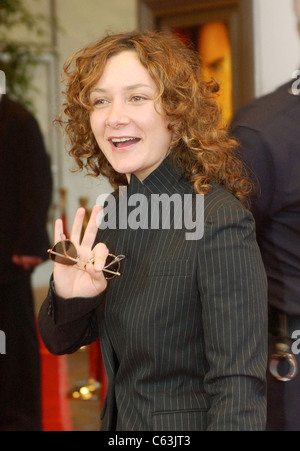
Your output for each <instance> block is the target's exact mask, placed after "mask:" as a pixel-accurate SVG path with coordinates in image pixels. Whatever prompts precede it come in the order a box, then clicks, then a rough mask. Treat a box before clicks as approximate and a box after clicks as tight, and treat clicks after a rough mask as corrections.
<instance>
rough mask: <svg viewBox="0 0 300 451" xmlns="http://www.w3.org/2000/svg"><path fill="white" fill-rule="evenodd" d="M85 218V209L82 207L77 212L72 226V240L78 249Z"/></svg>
mask: <svg viewBox="0 0 300 451" xmlns="http://www.w3.org/2000/svg"><path fill="white" fill-rule="evenodd" d="M84 216H85V209H84V208H82V207H80V208H78V210H77V211H76V214H75V218H74V221H73V224H72V229H71V235H70V240H71V241H72V242H73V243H74V244H75V246H76V247H79V245H80V240H81V231H82V225H83V221H84Z"/></svg>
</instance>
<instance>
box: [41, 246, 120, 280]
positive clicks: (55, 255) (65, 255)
mask: <svg viewBox="0 0 300 451" xmlns="http://www.w3.org/2000/svg"><path fill="white" fill-rule="evenodd" d="M47 252H48V254H49V258H50V260H52V261H54V262H55V263H60V264H62V265H68V266H75V265H76V268H77V269H80V270H82V271H85V268H86V265H87V264H88V263H94V261H95V259H94V258H91V259H90V260H88V261H87V262H84V261H82V260H80V257H79V255H78V253H77V249H76V247H75V245H74V244H73V243H72V241H70V240H68V239H65V238H64V239H62V240H61V241H59V242H58V243H56V244H55V245H54V246H53V247H52V249H48V251H47ZM124 258H125V255H118V256H115V255H113V254H108V257H107V259H106V262H105V266H104V268H103V270H102V271H103V272H104V273H105V278H106V279H107V280H110V279H114V278H115V277H116V276H120V275H121V273H120V261H121V260H123V259H124Z"/></svg>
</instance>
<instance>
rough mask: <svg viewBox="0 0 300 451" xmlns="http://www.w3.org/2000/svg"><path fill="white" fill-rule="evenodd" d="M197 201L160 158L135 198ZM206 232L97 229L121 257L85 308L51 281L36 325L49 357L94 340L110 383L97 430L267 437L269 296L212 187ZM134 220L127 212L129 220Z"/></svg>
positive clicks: (235, 213) (250, 233)
mask: <svg viewBox="0 0 300 451" xmlns="http://www.w3.org/2000/svg"><path fill="white" fill-rule="evenodd" d="M138 193H140V194H144V195H145V196H149V195H150V194H151V193H156V194H161V193H166V194H168V195H169V196H171V195H172V194H173V193H180V194H181V195H182V196H183V195H184V194H191V193H193V189H192V188H191V186H190V185H189V184H188V183H186V182H185V181H184V180H183V178H182V177H181V176H180V174H178V173H177V172H176V171H175V170H174V169H173V168H171V166H170V164H169V162H168V160H165V161H164V162H163V163H162V165H161V166H160V167H159V168H158V169H156V170H155V171H154V172H153V173H152V174H151V175H150V176H149V177H148V178H147V179H146V180H144V182H143V183H141V182H139V180H138V179H137V178H136V177H135V176H132V177H131V182H130V185H129V187H128V196H130V195H132V194H138ZM204 205H205V209H204V221H205V226H204V235H203V237H202V238H201V239H199V240H197V241H193V240H190V241H187V240H186V239H185V233H186V230H184V229H174V228H173V229H172V228H171V230H165V229H163V228H159V229H155V230H153V229H152V230H151V229H146V228H145V229H143V228H140V229H137V230H133V229H130V228H127V229H125V228H124V229H123V230H120V229H116V230H108V229H107V230H104V231H99V234H98V236H97V240H96V241H99V240H101V241H104V242H105V243H106V244H107V246H108V248H109V250H110V252H113V253H115V254H116V255H117V254H120V253H122V254H125V255H126V260H124V261H123V262H122V268H121V272H122V275H121V277H120V278H117V279H114V280H112V281H110V282H109V286H108V289H107V291H106V293H104V294H102V295H99V296H97V297H95V298H92V299H81V298H75V299H72V300H65V299H61V298H59V297H58V296H57V295H56V294H55V289H54V286H53V283H51V287H50V290H49V294H48V297H47V299H46V300H45V302H44V304H43V306H42V308H41V311H40V317H39V327H40V331H41V335H42V337H43V339H44V342H45V344H46V346H47V347H48V349H49V350H50V351H51V352H53V353H56V354H61V353H70V352H74V351H75V350H76V349H78V347H80V346H81V345H83V344H87V343H91V342H92V341H94V340H95V339H96V338H98V337H99V338H100V343H101V349H102V355H103V359H104V364H105V368H106V371H107V376H108V379H109V388H108V394H107V397H106V401H105V405H104V408H103V412H102V419H103V422H102V429H103V430H123V431H129V430H136V431H138V430H141V431H146V430H152V431H193V430H236V431H238V430H263V429H264V427H265V407H266V398H265V371H266V355H267V350H266V348H267V346H266V342H267V319H266V318H267V314H266V306H267V289H266V277H265V271H264V267H263V264H262V260H261V256H260V252H259V250H258V247H257V243H256V240H255V229H254V222H253V218H252V216H251V214H250V213H249V212H248V211H247V210H245V209H244V208H243V207H242V206H241V204H240V203H239V202H238V201H237V200H236V199H235V198H234V197H233V196H231V195H230V194H229V193H227V192H226V191H225V190H223V189H222V188H220V187H218V186H214V187H213V189H212V191H211V192H210V193H209V194H208V195H206V196H205V203H204ZM129 214H130V211H129Z"/></svg>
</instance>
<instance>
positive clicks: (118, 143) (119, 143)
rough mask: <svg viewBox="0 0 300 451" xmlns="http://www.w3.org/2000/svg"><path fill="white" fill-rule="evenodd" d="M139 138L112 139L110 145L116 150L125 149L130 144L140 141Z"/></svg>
mask: <svg viewBox="0 0 300 451" xmlns="http://www.w3.org/2000/svg"><path fill="white" fill-rule="evenodd" d="M140 140H141V139H140V138H112V139H110V141H111V143H112V144H113V145H114V146H115V147H117V148H118V149H120V148H122V147H127V146H128V145H131V144H136V143H138V142H139V141H140Z"/></svg>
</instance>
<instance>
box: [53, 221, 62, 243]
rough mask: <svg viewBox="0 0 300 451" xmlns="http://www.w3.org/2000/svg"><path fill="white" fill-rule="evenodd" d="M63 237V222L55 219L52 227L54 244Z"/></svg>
mask: <svg viewBox="0 0 300 451" xmlns="http://www.w3.org/2000/svg"><path fill="white" fill-rule="evenodd" d="M63 235H64V226H63V222H62V220H61V219H57V220H56V221H55V226H54V244H56V243H58V241H61V239H62V236H63Z"/></svg>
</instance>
